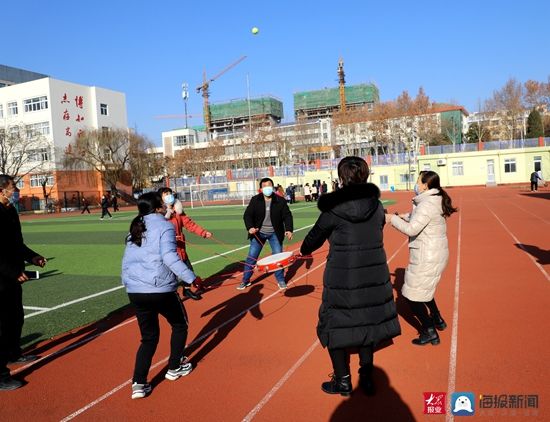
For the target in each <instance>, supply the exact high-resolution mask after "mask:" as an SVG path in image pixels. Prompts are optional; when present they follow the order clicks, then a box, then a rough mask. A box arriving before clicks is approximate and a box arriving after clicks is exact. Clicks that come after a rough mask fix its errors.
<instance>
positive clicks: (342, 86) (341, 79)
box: [338, 57, 346, 114]
mask: <svg viewBox="0 0 550 422" xmlns="http://www.w3.org/2000/svg"><path fill="white" fill-rule="evenodd" d="M345 76H346V74H345V73H344V60H343V59H342V58H341V57H340V60H338V82H339V86H340V113H342V114H346V80H345Z"/></svg>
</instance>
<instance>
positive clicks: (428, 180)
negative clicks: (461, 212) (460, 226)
mask: <svg viewBox="0 0 550 422" xmlns="http://www.w3.org/2000/svg"><path fill="white" fill-rule="evenodd" d="M419 176H420V180H421V181H422V183H425V184H426V185H428V189H438V190H439V193H438V195H439V196H441V197H442V199H443V200H442V201H441V209H442V213H441V215H442V216H443V217H445V218H447V217H450V216H451V214H452V213H454V212H457V211H458V208H455V207H453V202H452V200H451V197H450V196H449V194H448V193H447V192H445V190H443V188H442V187H441V183H440V181H439V175H438V174H437V173H436V172H435V171H430V170H427V171H421V172H420V173H419Z"/></svg>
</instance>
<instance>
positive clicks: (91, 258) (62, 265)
mask: <svg viewBox="0 0 550 422" xmlns="http://www.w3.org/2000/svg"><path fill="white" fill-rule="evenodd" d="M316 205H317V204H315V203H313V204H308V203H304V202H301V203H297V204H293V205H291V210H292V213H293V217H294V230H295V231H294V238H293V239H292V241H290V242H288V241H286V242H285V244H284V245H283V247H284V248H285V250H293V249H296V248H298V246H299V244H300V242H301V241H302V240H303V239H304V237H305V235H306V234H307V233H308V231H309V228H310V227H311V226H312V225H313V224H314V223H315V221H316V219H317V217H318V215H319V211H318V209H317V207H316ZM186 212H187V213H188V215H189V216H190V217H192V218H193V219H194V220H195V221H196V222H197V223H198V224H200V225H201V226H203V227H204V228H206V229H207V230H209V231H211V232H212V233H213V235H214V237H213V239H202V238H200V237H198V236H196V235H194V234H192V233H187V234H186V239H187V251H188V253H189V256H190V258H191V262H192V263H193V266H194V269H195V272H196V273H197V275H199V276H200V277H202V278H203V279H208V278H211V279H212V280H216V281H218V280H223V279H224V277H223V276H224V275H227V274H229V273H230V272H233V273H235V272H236V274H237V278H240V275H239V273H240V272H241V271H242V267H240V266H238V263H239V262H240V261H244V259H245V258H246V255H247V252H248V240H247V235H246V231H245V228H244V223H243V219H242V216H243V212H244V207H243V206H241V205H237V206H220V207H206V208H195V209H187V210H186ZM135 215H136V213H135V212H134V211H125V212H118V213H114V214H113V217H114V218H113V219H112V220H104V221H100V220H99V215H98V214H91V215H87V214H86V215H81V214H76V215H74V214H73V215H71V216H63V217H52V218H45V219H35V220H26V221H23V222H22V227H23V236H24V239H25V243H26V244H27V245H28V246H29V247H30V248H32V249H33V250H35V251H36V252H38V253H40V254H42V255H43V256H45V257H46V258H47V259H48V264H47V266H46V267H45V268H44V269H40V270H41V274H40V279H39V280H31V281H29V282H27V283H25V284H24V286H23V303H24V306H25V325H24V327H23V338H22V346H28V345H30V344H32V343H35V342H37V341H40V340H44V339H47V338H51V337H53V336H55V335H56V334H59V333H63V332H66V331H69V330H71V329H74V328H76V327H79V326H82V325H85V324H88V323H91V322H94V321H97V320H99V319H101V318H104V317H106V316H107V315H108V314H110V313H111V312H114V311H117V310H120V309H121V308H123V307H125V306H127V304H128V298H127V296H126V293H125V291H124V289H123V288H122V285H121V283H120V268H121V260H122V255H123V253H124V239H125V236H126V234H127V232H128V228H129V225H130V221H131V220H132V218H134V216H135ZM222 254H223V255H222ZM268 254H270V249H269V247H266V248H264V250H263V251H262V256H265V255H268ZM29 269H34V267H29ZM215 274H218V276H214V275H215ZM213 276H214V277H213ZM225 278H226V279H227V277H225ZM238 281H239V280H236V279H231V280H229V281H227V282H226V284H229V283H237V282H238ZM229 288H231V287H229Z"/></svg>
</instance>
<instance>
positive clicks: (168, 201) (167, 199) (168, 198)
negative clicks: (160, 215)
mask: <svg viewBox="0 0 550 422" xmlns="http://www.w3.org/2000/svg"><path fill="white" fill-rule="evenodd" d="M162 200H163V201H164V203H165V204H166V205H172V204H173V203H174V202H176V198H175V197H174V195H172V194H171V193H170V194H168V195H166V196H165V197H164V198H162Z"/></svg>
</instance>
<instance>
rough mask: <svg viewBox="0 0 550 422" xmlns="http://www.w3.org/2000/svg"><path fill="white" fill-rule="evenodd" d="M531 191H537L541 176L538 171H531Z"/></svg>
mask: <svg viewBox="0 0 550 422" xmlns="http://www.w3.org/2000/svg"><path fill="white" fill-rule="evenodd" d="M530 180H531V192H533V191H537V190H538V186H539V180H542V177H540V175H539V173H538V172H536V171H534V172H533V173H531V178H530Z"/></svg>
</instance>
